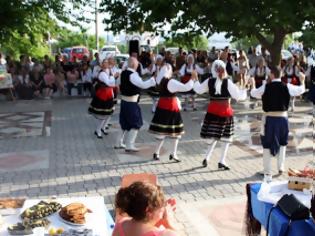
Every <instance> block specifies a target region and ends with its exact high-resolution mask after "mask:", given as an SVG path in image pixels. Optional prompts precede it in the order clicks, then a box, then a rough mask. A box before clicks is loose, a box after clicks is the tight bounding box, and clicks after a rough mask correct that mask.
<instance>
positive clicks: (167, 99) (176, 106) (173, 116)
mask: <svg viewBox="0 0 315 236" xmlns="http://www.w3.org/2000/svg"><path fill="white" fill-rule="evenodd" d="M172 74H173V71H172V67H171V65H170V64H168V63H165V62H164V61H163V62H162V65H161V70H160V72H159V74H158V76H157V78H156V83H157V87H158V91H159V93H160V98H159V101H158V104H157V108H156V111H155V113H154V116H153V119H152V121H151V125H150V127H149V132H152V133H154V134H157V137H156V138H157V139H159V140H161V141H160V143H159V144H158V146H157V148H156V150H155V153H154V154H153V159H154V160H159V155H160V150H161V148H162V146H163V143H164V140H165V138H166V137H169V138H173V139H174V143H173V152H172V154H170V156H169V159H170V160H174V161H175V162H180V159H178V157H177V146H178V142H179V139H180V138H181V135H182V134H183V133H184V124H183V120H182V117H181V115H180V109H181V107H180V101H179V99H178V98H177V97H176V92H187V91H190V90H192V89H193V85H194V82H193V81H194V80H197V79H198V76H197V72H196V71H194V70H193V71H191V76H192V78H191V79H190V80H189V81H188V82H187V83H186V84H183V83H181V82H179V81H177V80H175V79H171V77H172Z"/></svg>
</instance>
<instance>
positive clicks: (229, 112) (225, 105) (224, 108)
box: [207, 100, 233, 117]
mask: <svg viewBox="0 0 315 236" xmlns="http://www.w3.org/2000/svg"><path fill="white" fill-rule="evenodd" d="M207 112H208V113H211V114H214V115H217V116H221V117H230V116H233V109H232V107H231V104H230V102H229V101H228V100H214V101H210V103H209V105H208V111H207Z"/></svg>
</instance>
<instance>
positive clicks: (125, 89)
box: [120, 70, 141, 96]
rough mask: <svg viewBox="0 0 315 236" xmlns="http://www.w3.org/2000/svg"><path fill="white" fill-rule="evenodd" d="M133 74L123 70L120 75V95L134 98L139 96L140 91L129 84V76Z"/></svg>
mask: <svg viewBox="0 0 315 236" xmlns="http://www.w3.org/2000/svg"><path fill="white" fill-rule="evenodd" d="M132 73H133V72H132V71H130V70H124V71H123V72H122V73H121V75H120V91H121V95H124V96H134V95H137V94H140V91H141V89H140V88H139V87H137V86H135V85H134V84H133V83H131V82H130V75H131V74H132Z"/></svg>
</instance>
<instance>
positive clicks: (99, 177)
mask: <svg viewBox="0 0 315 236" xmlns="http://www.w3.org/2000/svg"><path fill="white" fill-rule="evenodd" d="M88 104H89V99H84V98H75V99H55V100H49V101H48V100H37V101H15V102H1V106H0V197H5V196H26V197H30V198H38V197H43V198H45V197H48V196H95V195H101V196H104V199H105V203H106V205H107V206H108V207H109V208H110V209H112V208H113V201H114V195H115V193H116V192H117V190H118V188H119V186H120V181H121V176H122V175H124V174H128V173H141V172H151V173H154V174H156V175H157V176H158V179H159V184H160V185H162V186H163V189H164V191H165V193H166V194H167V196H171V197H175V198H176V199H177V202H178V205H179V206H178V208H177V213H176V216H175V217H176V219H177V222H178V228H179V230H180V232H181V233H182V235H194V236H195V235H208V234H205V233H204V232H212V234H211V235H243V233H242V232H243V212H244V206H245V185H246V183H249V182H257V181H261V177H260V176H259V175H257V172H258V171H260V170H261V168H262V158H261V155H262V154H261V153H262V148H261V146H260V138H259V133H260V126H261V123H260V120H261V108H260V107H256V108H255V109H252V108H251V107H252V106H251V105H252V104H253V103H252V102H251V101H246V102H243V103H240V104H234V108H235V130H236V132H235V133H236V135H235V138H234V142H233V145H231V147H230V149H229V152H228V163H229V165H230V167H231V171H220V170H218V169H217V162H218V159H219V157H220V154H221V150H220V145H221V144H219V145H218V147H216V149H215V151H214V154H213V157H212V158H211V160H210V162H209V165H208V167H207V168H202V167H201V161H202V160H203V157H204V155H205V152H206V150H207V146H208V144H207V142H206V141H205V140H202V139H200V137H199V132H200V128H201V122H202V119H203V117H204V114H205V110H206V106H207V101H206V99H204V98H199V99H198V111H196V112H183V113H182V115H183V119H184V124H185V130H186V133H185V135H184V136H183V138H182V140H181V141H180V144H179V149H178V156H179V157H180V158H181V159H182V162H181V163H173V162H170V161H169V160H168V155H169V153H170V150H171V149H170V145H169V142H166V145H165V147H163V149H162V152H161V161H159V162H153V161H152V153H153V151H154V149H155V145H156V141H155V139H154V137H153V136H152V135H151V134H149V133H148V132H147V129H148V125H149V123H150V121H151V119H152V113H151V112H150V108H151V99H150V98H149V97H146V96H143V97H142V101H141V107H142V111H143V117H144V127H143V129H142V130H141V131H140V133H139V136H138V138H137V145H138V147H140V148H141V151H140V152H139V153H136V154H126V153H125V152H124V151H122V150H114V149H113V146H114V142H115V140H116V136H117V134H118V130H119V125H118V112H119V106H118V107H117V109H116V112H115V113H114V116H113V118H112V124H113V125H112V128H111V129H110V130H109V135H108V136H106V137H104V139H102V140H98V139H96V138H95V136H94V134H93V132H94V129H95V126H96V124H97V122H96V120H95V119H94V118H93V117H91V116H89V115H88V114H87V108H88ZM289 121H290V127H291V130H290V140H289V145H288V149H287V153H288V155H287V161H286V166H287V167H294V168H303V167H304V166H305V165H307V164H308V163H311V162H312V161H313V162H314V159H313V144H314V142H313V126H312V124H311V121H312V107H311V106H310V105H309V104H308V103H305V102H303V101H299V102H298V103H297V111H296V112H295V113H290V117H289ZM275 166H276V160H273V167H274V170H275ZM283 178H285V176H281V177H277V178H276V179H283ZM197 219H198V220H197ZM222 222H225V224H222ZM210 230H211V231H210ZM231 232H233V234H231Z"/></svg>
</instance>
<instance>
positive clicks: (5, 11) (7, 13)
mask: <svg viewBox="0 0 315 236" xmlns="http://www.w3.org/2000/svg"><path fill="white" fill-rule="evenodd" d="M91 3H92V1H83V0H51V1H47V0H31V1H30V0H10V1H1V2H0V42H2V41H5V40H8V38H10V37H11V36H12V33H18V34H20V35H24V34H27V35H29V36H30V37H32V35H33V34H36V33H39V32H40V33H43V32H47V28H46V25H45V21H49V20H51V17H54V18H55V19H58V20H59V21H63V22H65V23H72V24H73V25H77V26H78V25H80V22H81V21H83V20H86V18H84V16H85V15H86V14H83V13H84V12H83V10H84V6H87V5H90V4H91Z"/></svg>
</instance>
